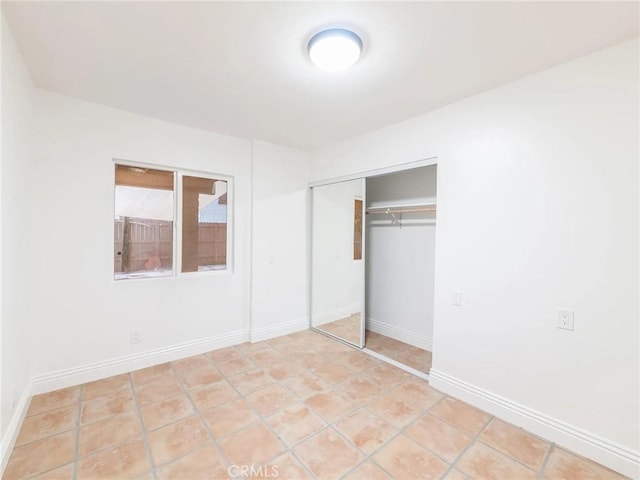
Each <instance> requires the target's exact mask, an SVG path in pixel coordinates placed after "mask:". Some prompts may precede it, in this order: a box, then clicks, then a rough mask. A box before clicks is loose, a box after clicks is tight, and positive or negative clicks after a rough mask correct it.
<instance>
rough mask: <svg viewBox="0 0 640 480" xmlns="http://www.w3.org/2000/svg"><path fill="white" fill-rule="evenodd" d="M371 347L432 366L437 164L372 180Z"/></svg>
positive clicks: (417, 365)
mask: <svg viewBox="0 0 640 480" xmlns="http://www.w3.org/2000/svg"><path fill="white" fill-rule="evenodd" d="M366 182H367V183H366V192H367V197H366V198H367V205H366V221H365V222H366V223H365V232H366V245H367V250H366V262H365V265H366V266H365V299H366V305H365V311H366V319H365V348H366V349H367V350H369V351H371V352H373V353H375V354H376V356H382V357H385V359H390V360H392V361H393V362H397V363H399V364H402V365H404V366H407V367H409V368H411V369H414V370H417V371H418V372H420V373H422V374H428V373H429V370H430V369H431V363H432V344H433V340H432V339H433V316H434V287H435V284H434V282H435V248H436V245H435V239H436V210H437V202H436V193H437V165H430V166H426V167H420V168H414V169H410V170H405V171H401V172H396V173H390V174H385V175H379V176H373V177H368V178H367V179H366Z"/></svg>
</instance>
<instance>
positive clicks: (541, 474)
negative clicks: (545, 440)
mask: <svg viewBox="0 0 640 480" xmlns="http://www.w3.org/2000/svg"><path fill="white" fill-rule="evenodd" d="M555 447H556V444H555V443H554V442H549V448H548V450H547V453H546V454H545V456H544V459H543V460H542V464H541V465H540V470H539V471H538V480H542V478H543V477H544V471H545V470H546V469H547V464H548V463H549V459H550V458H551V452H552V451H553V449H554V448H555Z"/></svg>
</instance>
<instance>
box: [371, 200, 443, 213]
mask: <svg viewBox="0 0 640 480" xmlns="http://www.w3.org/2000/svg"><path fill="white" fill-rule="evenodd" d="M435 211H436V204H435V203H414V204H411V205H376V206H372V207H369V208H367V215H369V214H386V215H389V214H392V213H419V212H435Z"/></svg>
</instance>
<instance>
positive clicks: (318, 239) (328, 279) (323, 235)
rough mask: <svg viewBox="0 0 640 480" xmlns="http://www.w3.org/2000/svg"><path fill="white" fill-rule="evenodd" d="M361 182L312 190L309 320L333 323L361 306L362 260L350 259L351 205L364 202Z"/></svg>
mask: <svg viewBox="0 0 640 480" xmlns="http://www.w3.org/2000/svg"><path fill="white" fill-rule="evenodd" d="M364 191H365V182H364V180H362V179H357V180H350V181H347V182H340V183H333V184H330V185H320V186H317V187H314V188H313V191H312V196H313V198H312V227H311V230H312V239H311V243H312V256H311V258H312V270H311V274H312V279H311V288H312V291H311V319H312V323H313V325H314V326H319V325H322V324H324V323H327V322H333V321H335V320H339V319H342V318H345V317H348V316H349V315H351V314H353V313H357V312H362V309H363V307H364V305H363V301H364V280H365V278H364V260H354V259H353V234H354V231H353V218H354V214H355V212H354V208H355V207H354V202H355V200H356V199H360V200H363V201H365V199H364Z"/></svg>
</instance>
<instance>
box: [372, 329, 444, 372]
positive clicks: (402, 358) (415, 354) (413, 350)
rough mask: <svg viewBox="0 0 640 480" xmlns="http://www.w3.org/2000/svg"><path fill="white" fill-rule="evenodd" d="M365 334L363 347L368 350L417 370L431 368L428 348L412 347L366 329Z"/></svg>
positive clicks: (422, 370) (424, 370)
mask: <svg viewBox="0 0 640 480" xmlns="http://www.w3.org/2000/svg"><path fill="white" fill-rule="evenodd" d="M365 335H366V336H365V339H366V340H365V347H366V348H368V349H369V350H373V351H374V352H376V353H379V354H381V355H384V356H385V357H388V358H391V359H392V360H395V361H396V362H400V363H402V364H404V365H407V366H409V367H411V368H415V369H416V370H418V371H419V372H424V373H429V370H431V363H432V355H431V352H430V351H429V350H424V349H422V348H418V347H414V346H413V345H409V344H408V343H404V342H401V341H400V340H396V339H395V338H389V337H387V336H385V335H381V334H379V333H375V332H372V331H370V330H367V331H366V332H365Z"/></svg>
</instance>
